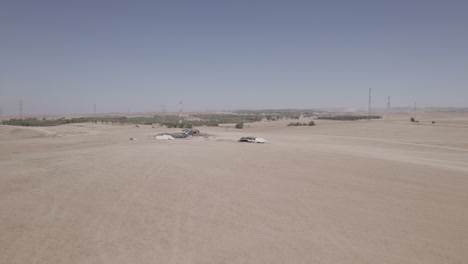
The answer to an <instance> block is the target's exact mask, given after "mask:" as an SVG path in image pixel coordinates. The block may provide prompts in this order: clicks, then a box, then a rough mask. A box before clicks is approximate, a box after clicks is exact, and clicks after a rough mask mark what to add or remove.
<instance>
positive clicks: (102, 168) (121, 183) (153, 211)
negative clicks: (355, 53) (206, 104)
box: [0, 116, 468, 264]
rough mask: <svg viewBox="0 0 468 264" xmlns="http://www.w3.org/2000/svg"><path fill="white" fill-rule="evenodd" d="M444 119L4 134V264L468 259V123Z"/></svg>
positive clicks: (0, 255) (0, 144)
mask: <svg viewBox="0 0 468 264" xmlns="http://www.w3.org/2000/svg"><path fill="white" fill-rule="evenodd" d="M430 121H432V119H430V118H429V117H427V118H426V119H424V122H421V123H420V124H419V125H415V124H411V123H410V122H409V118H408V117H406V116H405V117H392V118H385V119H382V120H373V121H354V122H343V121H325V120H317V121H316V123H317V126H315V127H286V123H288V122H286V121H278V122H265V123H256V124H250V125H248V126H247V125H246V127H245V128H244V129H243V130H236V129H234V128H232V127H224V126H223V127H217V128H213V127H207V128H200V129H201V130H202V132H206V133H210V134H212V135H215V136H216V137H215V138H208V139H205V138H191V139H181V140H173V141H157V140H153V139H152V138H150V137H148V136H149V135H150V134H156V133H158V132H162V131H177V130H175V129H163V128H152V127H151V126H140V127H139V128H136V127H133V126H112V125H100V124H75V125H64V126H58V127H47V128H27V127H11V126H0V169H1V170H0V263H25V264H26V263H27V264H31V263H48V264H50V263H112V264H115V263H132V264H139V263H203V264H208V263H213V264H215V263H216V264H217V263H372V264H374V263H395V264H396V263H398V264H401V263H425V264H427V263H437V264H440V263H460V264H461V263H468V117H467V116H457V117H454V118H449V117H437V119H436V120H435V121H436V124H435V125H432V124H431V123H430ZM241 136H260V137H264V138H265V139H267V140H268V141H269V142H268V143H267V144H251V143H239V142H236V140H238V139H239V138H240V137H241ZM130 137H136V138H137V139H138V140H137V141H130V140H129V138H130Z"/></svg>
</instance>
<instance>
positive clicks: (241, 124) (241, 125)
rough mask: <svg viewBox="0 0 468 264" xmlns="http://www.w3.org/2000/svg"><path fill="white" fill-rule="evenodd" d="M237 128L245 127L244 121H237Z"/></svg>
mask: <svg viewBox="0 0 468 264" xmlns="http://www.w3.org/2000/svg"><path fill="white" fill-rule="evenodd" d="M236 128H237V129H242V128H244V123H243V122H240V123H237V124H236Z"/></svg>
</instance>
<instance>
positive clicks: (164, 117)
mask: <svg viewBox="0 0 468 264" xmlns="http://www.w3.org/2000/svg"><path fill="white" fill-rule="evenodd" d="M161 112H162V114H163V122H165V121H166V105H161Z"/></svg>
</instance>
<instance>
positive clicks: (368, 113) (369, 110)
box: [367, 88, 372, 120]
mask: <svg viewBox="0 0 468 264" xmlns="http://www.w3.org/2000/svg"><path fill="white" fill-rule="evenodd" d="M371 99H372V89H371V88H369V105H368V106H367V119H369V120H370V119H371Z"/></svg>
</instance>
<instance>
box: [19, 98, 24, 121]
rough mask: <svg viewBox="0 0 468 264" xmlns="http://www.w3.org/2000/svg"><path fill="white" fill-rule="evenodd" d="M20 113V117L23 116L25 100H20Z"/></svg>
mask: <svg viewBox="0 0 468 264" xmlns="http://www.w3.org/2000/svg"><path fill="white" fill-rule="evenodd" d="M19 114H20V117H21V118H23V101H21V100H20V101H19Z"/></svg>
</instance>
